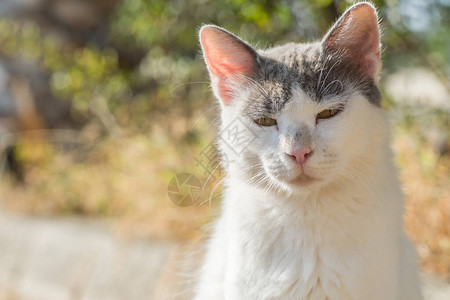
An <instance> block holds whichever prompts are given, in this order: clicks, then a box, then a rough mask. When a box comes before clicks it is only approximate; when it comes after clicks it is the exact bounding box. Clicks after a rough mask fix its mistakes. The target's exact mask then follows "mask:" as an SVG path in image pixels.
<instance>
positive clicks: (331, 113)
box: [317, 109, 341, 119]
mask: <svg viewBox="0 0 450 300" xmlns="http://www.w3.org/2000/svg"><path fill="white" fill-rule="evenodd" d="M340 112H341V110H340V109H326V110H323V111H321V112H320V113H318V114H317V119H329V118H331V117H334V116H335V115H337V114H338V113H340Z"/></svg>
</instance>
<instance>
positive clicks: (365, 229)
mask: <svg viewBox="0 0 450 300" xmlns="http://www.w3.org/2000/svg"><path fill="white" fill-rule="evenodd" d="M339 213H340V214H341V215H339ZM339 213H337V214H335V213H330V214H329V215H327V214H325V213H324V215H322V216H308V215H305V214H303V215H302V214H300V213H299V214H295V213H289V214H285V215H284V216H283V215H280V212H268V213H266V214H259V215H254V214H252V213H250V214H248V215H247V217H246V218H240V220H235V222H234V226H233V227H232V228H233V229H234V232H233V233H232V236H233V238H232V240H231V241H230V244H229V251H228V255H229V261H230V266H229V269H228V271H229V272H230V273H231V274H232V275H229V278H230V279H229V280H230V281H231V282H232V283H231V284H232V285H233V286H237V287H238V290H237V291H236V293H238V294H239V293H245V295H240V296H243V297H244V298H245V299H263V298H266V299H270V298H273V299H277V298H279V299H289V298H295V299H299V298H302V299H325V298H326V297H330V296H334V298H333V297H332V298H333V299H350V298H352V295H355V294H358V290H359V289H360V287H361V286H365V285H366V283H367V282H368V281H369V280H370V278H368V277H367V276H364V272H366V271H368V270H369V269H371V268H373V264H372V262H371V261H374V260H375V259H377V258H378V259H379V258H380V257H382V256H383V255H384V254H383V253H379V254H377V253H376V249H375V248H374V249H371V247H372V245H373V244H374V243H379V242H380V241H375V239H374V238H371V237H370V236H371V227H373V226H374V224H373V223H372V222H371V221H370V220H371V219H372V218H373V216H372V215H370V216H369V215H367V216H366V217H364V216H360V218H357V220H356V219H354V220H353V221H352V220H351V219H348V220H347V221H346V220H345V218H349V217H350V216H348V215H346V212H345V211H342V212H339ZM360 214H364V211H361V212H360ZM385 242H387V241H385ZM372 248H373V247H372ZM377 256H378V257H377ZM382 268H383V267H381V269H382ZM248 283H252V288H251V289H249V288H248ZM239 287H240V289H239ZM367 299H370V298H367Z"/></svg>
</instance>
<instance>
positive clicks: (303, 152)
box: [287, 147, 312, 165]
mask: <svg viewBox="0 0 450 300" xmlns="http://www.w3.org/2000/svg"><path fill="white" fill-rule="evenodd" d="M311 152H312V150H311V148H309V147H300V148H297V149H295V150H293V151H290V152H288V153H287V155H289V156H290V157H291V158H292V159H295V160H296V161H297V162H298V163H299V164H301V165H303V164H304V163H305V162H306V159H307V158H308V157H309V156H311Z"/></svg>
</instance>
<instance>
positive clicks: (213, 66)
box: [199, 25, 258, 105]
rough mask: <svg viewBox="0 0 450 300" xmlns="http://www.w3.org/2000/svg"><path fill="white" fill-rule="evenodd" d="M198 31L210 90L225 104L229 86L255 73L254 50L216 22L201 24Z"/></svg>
mask: <svg viewBox="0 0 450 300" xmlns="http://www.w3.org/2000/svg"><path fill="white" fill-rule="evenodd" d="M199 35H200V44H201V46H202V51H203V56H204V58H205V61H206V64H207V66H208V71H209V74H210V75H211V84H212V87H213V90H214V92H215V93H216V95H217V96H218V97H219V98H220V99H221V100H222V102H223V103H224V104H225V105H227V104H229V103H230V101H231V99H232V97H233V86H234V85H235V84H236V83H237V82H239V80H242V78H245V77H252V76H254V75H255V74H256V73H257V70H258V54H257V53H256V51H255V50H253V48H252V47H250V46H249V45H248V44H247V43H245V42H244V41H242V40H241V39H239V38H238V37H236V36H234V35H233V34H231V33H229V32H228V31H226V30H225V29H222V28H220V27H217V26H213V25H206V26H203V27H202V28H201V29H200V33H199Z"/></svg>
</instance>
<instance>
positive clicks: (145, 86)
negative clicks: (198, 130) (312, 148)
mask: <svg viewBox="0 0 450 300" xmlns="http://www.w3.org/2000/svg"><path fill="white" fill-rule="evenodd" d="M349 2H351V1H341V2H340V3H339V5H337V4H335V3H334V1H330V0H321V1H300V2H298V3H297V4H299V6H294V5H293V4H294V1H282V2H281V1H274V0H257V1H251V2H249V1H244V0H195V1H177V0H169V1H165V0H127V1H122V2H120V3H119V4H118V5H117V7H116V9H115V11H114V13H113V14H112V16H111V18H110V23H109V24H108V26H107V28H108V30H107V31H106V32H107V36H106V37H105V38H104V39H103V40H106V41H107V42H106V44H105V43H98V42H96V40H95V39H94V40H92V41H90V42H89V43H87V44H85V45H81V46H77V47H73V45H70V44H68V43H67V41H66V40H64V39H62V38H60V37H58V36H56V35H52V34H49V33H48V32H41V30H40V28H39V27H38V26H37V25H36V24H34V23H30V22H25V23H23V22H21V23H19V22H18V21H17V20H14V19H3V20H0V49H1V53H2V54H4V55H6V56H7V57H11V58H13V57H18V56H19V57H22V58H24V59H26V60H28V61H31V62H35V63H38V64H40V65H41V66H42V68H43V69H44V70H45V71H46V72H47V73H48V75H49V78H50V81H49V83H50V86H51V88H52V91H53V93H54V95H55V96H57V97H58V98H61V99H67V100H70V101H71V102H72V104H73V105H72V107H73V115H74V117H78V118H81V119H82V120H89V119H91V118H93V117H94V118H95V117H98V116H96V113H98V111H97V112H95V111H94V110H93V106H95V103H96V101H98V102H101V103H105V104H106V106H107V108H109V110H110V111H111V112H112V115H113V116H114V117H115V118H116V119H117V121H118V122H119V123H120V124H121V125H122V126H129V127H136V128H141V129H148V127H150V126H151V125H152V123H153V122H159V121H161V120H164V116H166V115H175V116H179V115H182V116H183V117H185V118H187V119H190V118H191V117H193V116H194V115H196V112H197V111H205V110H206V109H207V107H205V106H211V105H212V103H211V101H212V100H207V99H206V98H209V97H210V93H208V92H207V90H208V89H207V87H208V84H207V82H206V81H207V74H206V71H205V67H204V64H203V62H202V59H201V55H200V52H199V46H198V41H197V31H198V29H199V28H200V26H201V25H202V24H207V23H213V24H217V25H219V26H223V27H226V28H227V29H229V30H231V31H233V32H235V33H238V34H239V35H241V36H242V37H243V38H245V39H247V40H249V41H250V42H253V43H255V42H258V43H259V44H258V46H260V47H265V46H266V45H270V44H272V43H283V42H286V41H288V40H302V39H303V38H305V37H302V36H297V32H298V30H297V29H299V28H301V27H302V26H304V24H302V22H303V19H302V18H301V17H299V16H301V14H299V10H304V12H306V13H307V14H311V15H312V16H311V20H313V22H315V24H313V26H315V27H316V28H318V31H319V32H321V31H323V30H324V28H327V27H328V26H329V25H330V24H331V23H332V22H333V21H334V18H335V17H336V16H337V15H338V14H339V13H341V11H342V10H344V9H345V7H346V6H348V5H349V4H350V3H349ZM375 2H376V3H375V4H376V5H377V6H378V7H379V10H380V13H381V16H382V17H384V23H383V24H384V28H387V30H385V34H384V38H383V42H384V45H385V47H386V48H387V49H388V50H389V51H385V53H384V61H385V63H384V66H385V72H386V71H387V72H393V71H395V70H396V69H398V68H399V67H401V66H408V65H420V64H422V65H424V64H430V63H431V64H433V65H434V66H443V65H445V64H447V66H448V61H449V55H450V54H449V53H450V51H445V49H448V47H449V44H448V38H447V37H448V26H447V25H448V18H447V17H446V16H448V15H449V13H448V11H449V9H448V7H445V6H444V5H443V4H439V3H434V4H430V5H429V7H430V8H433V9H438V10H439V11H440V14H441V17H440V19H438V20H434V19H433V21H432V22H431V23H430V24H431V25H432V28H431V27H430V28H428V31H427V32H426V34H423V33H420V34H418V35H416V36H412V35H411V34H410V33H409V32H408V30H407V29H406V28H405V26H404V25H402V24H403V23H401V22H397V21H395V20H399V19H401V11H400V8H399V7H401V5H404V3H403V2H404V1H388V2H387V3H384V2H383V1H381V0H380V1H375ZM402 3H403V4H402ZM294 9H296V10H297V12H295V11H293V10H294ZM302 12H303V11H302ZM428 17H430V16H428ZM305 22H306V21H305ZM389 22H392V24H390V23H389ZM396 22H397V23H396ZM440 70H441V71H440V72H441V77H443V76H445V74H443V73H445V67H441V69H440ZM442 70H444V71H442ZM438 71H439V70H438ZM447 72H448V71H447ZM170 127H171V126H170V124H168V132H171V131H172V128H170Z"/></svg>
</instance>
